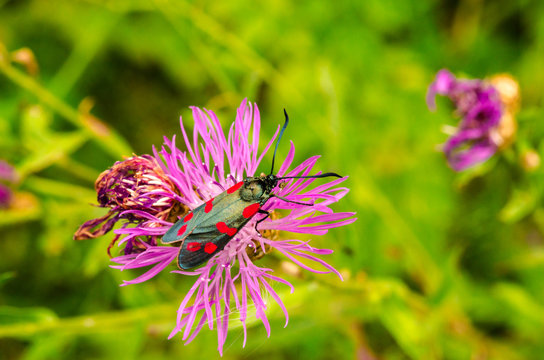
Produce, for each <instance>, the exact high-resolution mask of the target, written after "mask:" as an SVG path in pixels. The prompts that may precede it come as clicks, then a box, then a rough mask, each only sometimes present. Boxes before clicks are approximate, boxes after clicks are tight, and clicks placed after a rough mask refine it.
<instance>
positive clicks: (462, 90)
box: [426, 69, 519, 171]
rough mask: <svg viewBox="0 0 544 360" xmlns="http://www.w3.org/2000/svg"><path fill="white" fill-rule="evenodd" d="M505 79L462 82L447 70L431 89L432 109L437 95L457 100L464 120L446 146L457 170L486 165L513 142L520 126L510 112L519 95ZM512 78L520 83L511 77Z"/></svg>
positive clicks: (430, 100) (430, 103) (428, 93)
mask: <svg viewBox="0 0 544 360" xmlns="http://www.w3.org/2000/svg"><path fill="white" fill-rule="evenodd" d="M505 76H506V75H502V77H501V78H500V79H499V78H495V80H493V79H494V78H492V79H491V80H478V79H473V80H469V79H458V78H456V77H455V76H454V75H453V74H452V73H451V72H449V71H448V70H445V69H443V70H440V71H439V72H438V74H437V75H436V78H435V81H434V82H433V83H432V84H431V85H430V86H429V89H428V91H427V98H426V100H427V105H428V106H429V108H430V109H431V110H434V109H436V103H435V97H436V95H443V96H447V97H449V98H450V99H451V100H452V101H453V103H454V105H455V109H456V114H457V115H458V116H459V117H461V120H460V122H459V124H458V127H457V129H456V131H455V133H454V134H453V135H452V136H451V137H450V138H449V139H448V140H447V141H446V143H445V144H444V147H443V150H444V153H445V154H446V158H447V159H448V162H449V164H450V166H451V167H452V168H453V169H454V170H456V171H461V170H464V169H466V168H469V167H471V166H473V165H476V164H478V163H481V162H484V161H486V160H487V159H489V158H490V157H491V156H493V155H494V154H495V153H496V152H497V150H498V149H499V148H502V147H505V146H506V145H509V144H510V142H511V141H512V139H513V136H514V134H515V129H516V125H515V120H514V118H513V112H512V111H510V110H509V109H513V108H514V107H511V106H513V105H511V104H513V103H514V102H515V101H516V96H515V95H514V94H513V85H512V82H511V81H507V80H506V79H505ZM508 79H510V80H512V81H513V82H514V84H517V83H516V82H515V80H513V79H512V78H511V77H509V78H508ZM498 85H500V86H498ZM518 99H519V98H518Z"/></svg>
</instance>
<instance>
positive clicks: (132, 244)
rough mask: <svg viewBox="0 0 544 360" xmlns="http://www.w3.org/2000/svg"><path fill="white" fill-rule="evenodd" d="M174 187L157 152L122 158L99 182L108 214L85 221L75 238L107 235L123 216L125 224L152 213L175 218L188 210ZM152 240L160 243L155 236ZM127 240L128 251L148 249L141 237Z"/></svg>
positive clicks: (102, 204) (99, 197) (99, 196)
mask: <svg viewBox="0 0 544 360" xmlns="http://www.w3.org/2000/svg"><path fill="white" fill-rule="evenodd" d="M174 188H175V187H174V184H173V183H172V182H171V181H170V180H169V178H168V177H167V176H166V174H165V173H164V172H163V170H162V168H161V167H160V165H159V163H158V162H157V160H156V159H155V158H154V157H153V156H150V155H142V156H133V157H130V158H128V159H126V160H123V161H118V162H116V163H115V164H114V165H113V166H112V167H111V168H109V169H108V170H106V171H104V172H103V173H101V174H100V175H99V176H98V179H97V180H96V182H95V189H96V192H97V200H98V204H99V206H100V207H105V208H109V209H110V210H109V211H108V213H107V214H106V215H105V216H103V217H100V218H97V219H92V220H89V221H87V222H85V223H84V224H83V225H81V226H80V228H79V229H78V230H77V231H76V233H75V235H74V238H75V239H76V240H83V239H90V238H96V237H98V236H101V235H104V234H105V233H107V232H109V231H110V230H111V229H112V228H113V226H114V225H115V223H116V222H118V221H119V220H121V219H124V220H126V221H127V223H125V225H124V226H127V224H128V223H139V222H141V221H142V220H146V219H147V216H148V215H152V216H154V217H156V218H158V219H161V220H175V219H176V215H177V214H178V212H183V211H185V212H186V211H187V210H186V208H185V209H184V208H183V206H180V205H178V203H177V202H176V201H175V199H174V195H175V190H174ZM174 210H176V212H175V211H174ZM116 239H117V238H116ZM114 241H115V240H114ZM148 241H150V242H149V243H150V244H152V245H155V244H156V243H155V242H154V239H148ZM125 243H126V246H125V254H131V253H133V252H141V251H143V250H144V249H145V248H142V244H141V242H140V241H135V240H131V241H126V242H125ZM112 244H113V243H112Z"/></svg>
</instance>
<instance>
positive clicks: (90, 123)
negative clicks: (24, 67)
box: [0, 57, 132, 159]
mask: <svg viewBox="0 0 544 360" xmlns="http://www.w3.org/2000/svg"><path fill="white" fill-rule="evenodd" d="M0 72H1V73H3V74H4V75H5V76H6V77H7V78H8V79H10V80H11V81H13V82H14V83H15V84H17V85H18V86H20V87H21V88H23V89H25V90H27V91H28V92H30V93H31V94H33V95H34V96H36V97H37V98H38V99H39V100H40V101H41V102H43V103H44V104H47V105H48V106H49V107H50V108H51V109H53V110H54V111H55V112H56V113H58V114H59V115H61V116H62V117H64V118H65V119H66V120H68V121H70V122H71V123H72V124H74V125H75V126H76V127H78V128H81V129H83V130H84V131H85V132H86V133H88V134H89V135H90V136H91V138H93V139H94V140H95V141H96V142H97V143H98V144H99V145H100V146H101V147H102V148H103V149H104V150H105V151H106V152H108V153H109V154H110V155H112V156H113V157H114V158H116V159H118V158H119V157H121V156H122V155H127V156H128V155H130V154H132V149H131V148H130V146H129V145H128V144H127V143H126V141H125V140H124V139H123V138H122V137H120V136H119V135H118V134H117V133H115V132H114V131H113V130H112V129H110V128H109V127H108V126H107V125H106V124H104V123H102V122H101V121H100V120H98V119H96V118H94V117H92V116H90V115H84V114H80V113H79V112H78V111H77V110H75V109H74V108H72V107H70V106H69V105H67V104H66V103H65V102H63V101H62V100H60V99H59V98H57V97H56V96H55V95H53V94H52V93H51V92H49V91H48V90H47V89H46V88H44V87H43V86H42V85H40V84H39V83H38V82H36V80H34V79H33V78H32V77H30V76H28V75H26V74H24V73H23V72H22V71H20V70H17V69H16V68H14V67H13V66H11V65H10V64H9V62H8V61H7V60H5V59H1V57H0Z"/></svg>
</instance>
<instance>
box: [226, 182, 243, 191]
mask: <svg viewBox="0 0 544 360" xmlns="http://www.w3.org/2000/svg"><path fill="white" fill-rule="evenodd" d="M242 185H244V182H243V181H240V182H239V183H238V184H236V185H234V186H231V187H230V188H229V189H228V190H227V194H232V193H233V192H235V191H236V190H238V189H239V188H240V187H241V186H242Z"/></svg>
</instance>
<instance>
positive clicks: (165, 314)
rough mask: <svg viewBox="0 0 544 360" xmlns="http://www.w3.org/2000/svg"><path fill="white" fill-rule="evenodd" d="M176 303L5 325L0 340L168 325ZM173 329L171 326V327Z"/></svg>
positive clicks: (0, 331)
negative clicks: (147, 323) (148, 323)
mask: <svg viewBox="0 0 544 360" xmlns="http://www.w3.org/2000/svg"><path fill="white" fill-rule="evenodd" d="M178 306H179V304H178V302H176V303H175V304H162V305H153V306H148V307H145V308H138V309H131V310H125V311H116V312H110V313H103V314H94V315H83V316H76V317H72V318H66V319H58V318H56V317H53V316H51V317H49V318H48V319H45V320H44V321H40V322H27V323H16V324H7V325H1V326H0V338H2V337H25V338H26V337H31V336H33V335H36V334H40V333H46V332H52V331H62V332H65V333H69V334H73V333H76V334H81V333H89V332H104V331H107V330H110V331H111V330H112V329H118V328H120V327H126V326H130V325H133V324H135V323H137V322H140V321H153V322H154V323H170V322H173V320H174V319H175V313H176V310H177V307H178ZM172 326H173V324H172Z"/></svg>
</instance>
